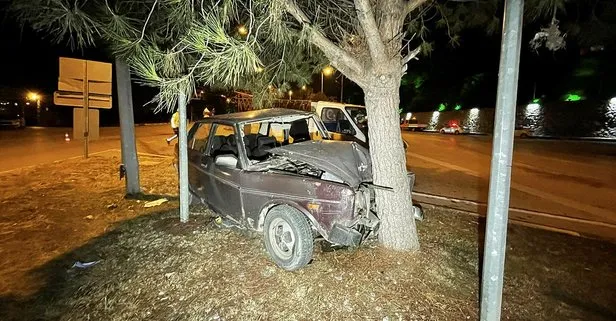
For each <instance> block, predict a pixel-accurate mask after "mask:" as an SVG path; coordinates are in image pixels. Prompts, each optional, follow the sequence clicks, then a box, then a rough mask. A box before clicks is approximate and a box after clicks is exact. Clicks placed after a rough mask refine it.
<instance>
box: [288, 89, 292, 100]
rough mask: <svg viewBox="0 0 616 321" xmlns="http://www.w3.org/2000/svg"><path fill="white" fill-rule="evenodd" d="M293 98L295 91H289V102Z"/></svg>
mask: <svg viewBox="0 0 616 321" xmlns="http://www.w3.org/2000/svg"><path fill="white" fill-rule="evenodd" d="M291 96H293V90H289V100H291Z"/></svg>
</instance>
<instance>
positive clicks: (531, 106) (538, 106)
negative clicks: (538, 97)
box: [526, 103, 541, 109]
mask: <svg viewBox="0 0 616 321" xmlns="http://www.w3.org/2000/svg"><path fill="white" fill-rule="evenodd" d="M526 107H528V108H532V109H539V108H541V105H539V104H537V103H532V104H528V106H526Z"/></svg>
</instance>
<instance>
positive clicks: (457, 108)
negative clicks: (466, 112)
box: [453, 104, 462, 110]
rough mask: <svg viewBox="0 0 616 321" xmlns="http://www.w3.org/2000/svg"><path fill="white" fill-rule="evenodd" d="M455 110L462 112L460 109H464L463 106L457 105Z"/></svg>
mask: <svg viewBox="0 0 616 321" xmlns="http://www.w3.org/2000/svg"><path fill="white" fill-rule="evenodd" d="M453 109H454V110H460V109H462V106H460V105H459V104H458V105H456V107H454V108H453Z"/></svg>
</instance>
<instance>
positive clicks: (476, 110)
mask: <svg viewBox="0 0 616 321" xmlns="http://www.w3.org/2000/svg"><path fill="white" fill-rule="evenodd" d="M478 112H479V108H477V107H475V108H473V109H471V113H478Z"/></svg>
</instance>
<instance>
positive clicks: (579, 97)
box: [565, 94, 582, 101]
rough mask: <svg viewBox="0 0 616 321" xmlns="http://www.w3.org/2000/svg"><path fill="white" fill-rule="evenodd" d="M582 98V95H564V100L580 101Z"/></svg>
mask: <svg viewBox="0 0 616 321" xmlns="http://www.w3.org/2000/svg"><path fill="white" fill-rule="evenodd" d="M580 100H582V96H580V95H577V94H567V96H566V97H565V101H580Z"/></svg>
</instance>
